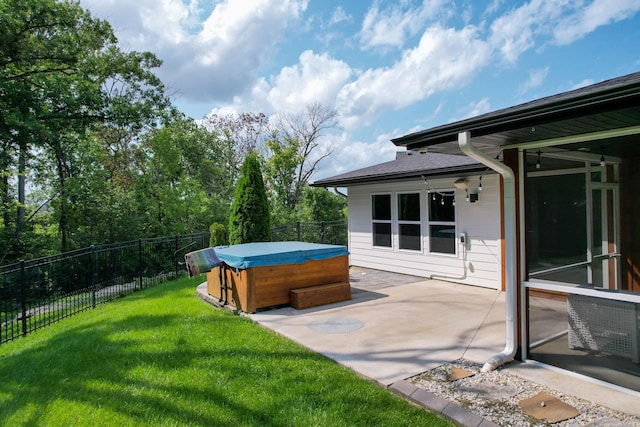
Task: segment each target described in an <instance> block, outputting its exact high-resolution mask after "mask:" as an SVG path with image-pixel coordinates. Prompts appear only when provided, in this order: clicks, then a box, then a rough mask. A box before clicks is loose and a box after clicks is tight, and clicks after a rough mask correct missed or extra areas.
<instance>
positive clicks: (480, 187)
mask: <svg viewBox="0 0 640 427" xmlns="http://www.w3.org/2000/svg"><path fill="white" fill-rule="evenodd" d="M478 191H482V176H481V177H480V185H478Z"/></svg>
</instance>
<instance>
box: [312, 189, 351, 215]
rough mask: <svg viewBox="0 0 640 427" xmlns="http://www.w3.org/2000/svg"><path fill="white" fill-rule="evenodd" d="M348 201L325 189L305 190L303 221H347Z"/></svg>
mask: <svg viewBox="0 0 640 427" xmlns="http://www.w3.org/2000/svg"><path fill="white" fill-rule="evenodd" d="M346 210H347V200H346V199H345V198H344V197H343V196H340V195H337V194H335V193H332V192H330V191H328V190H326V189H324V188H313V187H307V188H305V190H304V202H303V210H302V219H303V221H308V222H317V221H342V220H346V219H347V212H346Z"/></svg>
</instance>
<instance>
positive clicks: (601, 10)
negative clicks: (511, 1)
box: [490, 0, 640, 64]
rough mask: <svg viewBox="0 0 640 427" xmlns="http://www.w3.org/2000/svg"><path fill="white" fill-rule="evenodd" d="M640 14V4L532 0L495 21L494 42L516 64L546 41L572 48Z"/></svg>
mask: <svg viewBox="0 0 640 427" xmlns="http://www.w3.org/2000/svg"><path fill="white" fill-rule="evenodd" d="M639 10H640V0H592V1H586V0H531V1H529V2H527V3H525V4H523V5H522V6H520V7H517V8H514V9H512V10H511V11H509V12H507V13H505V14H504V15H502V16H500V17H498V18H497V19H495V20H494V21H493V23H492V24H491V36H490V41H491V44H492V45H493V46H495V48H496V49H498V50H499V51H500V52H501V53H502V56H503V59H504V60H505V62H507V63H510V64H513V63H515V62H516V61H517V59H518V58H519V57H520V55H522V54H523V53H524V52H526V51H527V50H529V49H531V48H533V47H535V46H540V45H544V43H545V42H546V40H549V41H550V42H553V43H555V44H559V45H565V44H570V43H572V42H573V41H575V40H577V39H580V38H582V37H584V36H585V35H587V34H589V33H591V32H593V31H594V30H595V29H597V28H598V27H600V26H603V25H607V24H611V23H613V22H618V21H621V20H624V19H627V18H629V17H631V16H633V15H634V14H635V13H636V12H638V11H639Z"/></svg>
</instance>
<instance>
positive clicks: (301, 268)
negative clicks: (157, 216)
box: [207, 242, 351, 313]
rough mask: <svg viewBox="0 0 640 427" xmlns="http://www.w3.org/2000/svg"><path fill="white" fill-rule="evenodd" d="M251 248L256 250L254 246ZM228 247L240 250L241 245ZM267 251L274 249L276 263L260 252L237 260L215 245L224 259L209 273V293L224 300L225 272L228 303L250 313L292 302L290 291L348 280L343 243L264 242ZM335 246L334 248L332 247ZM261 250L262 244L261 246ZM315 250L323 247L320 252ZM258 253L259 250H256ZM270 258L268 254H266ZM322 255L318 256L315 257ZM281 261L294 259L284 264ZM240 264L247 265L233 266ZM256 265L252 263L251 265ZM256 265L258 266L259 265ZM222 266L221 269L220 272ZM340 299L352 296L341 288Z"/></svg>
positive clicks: (346, 257)
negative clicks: (336, 244) (222, 289)
mask: <svg viewBox="0 0 640 427" xmlns="http://www.w3.org/2000/svg"><path fill="white" fill-rule="evenodd" d="M250 245H254V246H253V247H251V248H250V249H251V250H253V249H256V246H255V245H258V246H260V244H259V243H252V244H250ZM238 246H242V245H236V247H229V248H233V250H234V251H235V252H236V253H238V252H242V251H241V249H242V248H238ZM262 246H264V249H265V251H273V252H272V254H273V260H274V261H273V263H274V265H261V264H272V262H271V261H268V260H265V257H264V256H262V255H260V254H258V255H257V257H256V258H253V259H254V260H258V261H257V262H255V263H252V262H251V256H249V257H248V258H247V259H248V260H249V261H248V262H244V260H243V261H238V259H236V258H234V257H233V256H227V253H226V252H225V248H216V253H217V254H218V256H219V257H220V259H221V260H223V261H225V263H226V265H225V266H223V267H216V268H214V269H213V270H211V271H210V272H208V273H207V292H208V293H209V295H212V296H214V297H216V298H218V299H222V300H223V301H224V299H225V294H224V291H223V292H222V294H221V286H220V277H221V274H222V275H226V285H227V295H226V297H227V301H226V302H227V303H229V304H230V305H232V306H234V307H235V308H237V309H239V310H242V311H244V312H247V313H253V312H255V311H256V310H258V309H261V308H266V307H273V306H281V305H289V304H291V291H292V290H294V289H302V288H309V287H313V286H319V285H327V284H332V283H338V282H343V283H345V282H346V283H347V284H348V283H349V261H348V252H347V251H346V248H345V247H344V246H332V245H315V244H303V243H300V242H274V243H265V244H264V245H262ZM334 248H335V250H333V249H334ZM258 249H260V247H259V248H258ZM315 250H320V254H319V255H318V253H317V252H314V251H315ZM279 251H280V252H279ZM253 253H254V254H256V253H257V252H253ZM266 256H267V257H268V256H269V254H266ZM314 258H319V259H314ZM280 262H293V263H286V264H282V263H280ZM234 264H235V265H241V266H244V267H246V268H238V267H234ZM252 264H253V266H252ZM256 264H257V265H256ZM220 269H222V271H219V270H220ZM342 295H344V296H343V297H342V299H341V300H345V299H350V298H351V294H350V291H349V292H348V297H347V295H346V294H345V293H344V289H343V291H342Z"/></svg>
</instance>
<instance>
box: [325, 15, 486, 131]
mask: <svg viewBox="0 0 640 427" xmlns="http://www.w3.org/2000/svg"><path fill="white" fill-rule="evenodd" d="M490 54H491V52H490V50H489V46H488V45H487V44H486V43H485V42H484V41H482V40H480V39H479V38H478V34H477V29H476V28H474V27H471V26H468V27H465V28H463V29H461V30H459V31H457V30H454V29H449V28H443V27H441V26H439V25H437V26H433V27H431V28H429V29H427V31H425V33H424V34H423V36H422V39H421V40H420V43H419V44H418V46H416V47H415V48H413V49H410V50H407V51H405V53H404V55H403V57H402V59H401V60H400V61H398V62H397V63H396V64H394V65H393V66H392V67H389V68H375V69H369V70H366V71H365V72H364V73H362V74H361V75H360V76H359V77H358V79H357V80H356V81H354V82H351V83H349V84H347V85H345V86H344V88H343V89H342V91H341V92H340V94H339V95H338V99H337V104H336V105H337V109H338V111H339V112H340V113H341V116H342V124H343V126H344V127H345V128H346V129H352V128H356V127H358V126H362V125H367V124H370V123H372V122H373V121H374V120H375V119H376V118H377V117H378V116H379V115H380V114H381V113H382V112H383V111H385V110H389V109H398V108H402V107H405V106H408V105H411V104H413V103H415V102H417V101H420V100H423V99H425V98H427V97H429V96H430V95H432V94H433V93H435V92H437V91H442V90H447V89H451V88H453V87H456V86H459V85H464V84H465V83H467V82H468V81H469V80H470V79H471V78H472V77H473V75H474V73H475V72H476V70H477V69H479V68H482V67H484V66H485V65H486V64H487V63H488V61H489V60H490Z"/></svg>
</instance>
